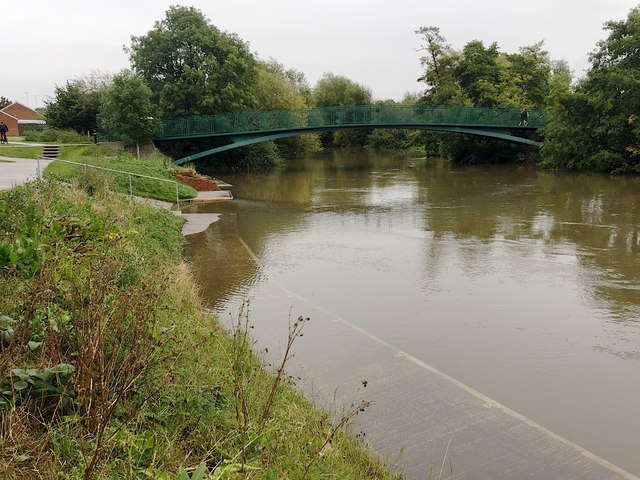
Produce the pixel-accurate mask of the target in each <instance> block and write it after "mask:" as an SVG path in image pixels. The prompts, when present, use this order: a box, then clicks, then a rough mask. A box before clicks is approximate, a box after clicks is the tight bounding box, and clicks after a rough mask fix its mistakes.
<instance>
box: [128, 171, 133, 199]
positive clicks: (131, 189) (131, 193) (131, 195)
mask: <svg viewBox="0 0 640 480" xmlns="http://www.w3.org/2000/svg"><path fill="white" fill-rule="evenodd" d="M129 196H130V197H133V187H132V186H131V175H129Z"/></svg>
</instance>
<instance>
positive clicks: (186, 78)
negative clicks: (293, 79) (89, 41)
mask: <svg viewBox="0 0 640 480" xmlns="http://www.w3.org/2000/svg"><path fill="white" fill-rule="evenodd" d="M128 52H129V54H130V61H131V65H132V67H133V70H134V72H136V73H137V74H139V75H140V76H141V77H142V78H143V79H144V81H145V82H146V83H147V85H149V87H150V88H151V91H152V92H153V100H154V101H155V102H156V103H157V104H158V105H159V106H160V115H161V116H162V117H165V118H166V117H177V116H186V115H211V114H217V113H227V112H237V111H242V110H247V109H250V108H253V107H254V106H255V97H254V90H253V88H252V87H253V84H254V82H255V78H256V75H257V62H256V59H255V58H254V56H253V54H252V53H251V52H250V51H249V46H248V45H247V44H246V43H245V42H243V41H242V40H241V39H240V38H239V37H238V36H237V35H235V34H231V33H226V32H221V31H220V30H219V29H218V28H216V27H215V26H214V25H212V24H211V23H210V22H209V20H208V19H207V18H206V17H205V16H204V14H203V13H202V12H201V11H200V10H197V9H195V8H193V7H183V6H176V5H174V6H171V7H170V8H169V9H168V10H167V12H166V15H165V18H164V19H163V20H160V21H157V22H156V23H155V26H154V28H153V29H152V30H150V31H149V32H147V34H146V35H142V36H139V37H137V36H132V37H131V47H130V48H129V49H128Z"/></svg>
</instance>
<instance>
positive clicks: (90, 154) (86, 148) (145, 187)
mask: <svg viewBox="0 0 640 480" xmlns="http://www.w3.org/2000/svg"><path fill="white" fill-rule="evenodd" d="M41 155H42V147H31V146H22V145H0V156H4V157H13V158H38V157H39V156H41ZM60 159H61V160H69V161H72V162H77V163H82V164H87V165H93V166H96V167H101V168H108V169H111V170H119V171H124V172H129V173H133V174H137V175H144V176H147V177H155V178H161V179H164V180H172V181H173V180H175V178H174V177H173V171H177V170H178V167H174V166H173V165H171V162H170V160H169V159H167V158H166V157H164V156H162V155H161V154H159V153H157V154H153V155H149V156H146V157H145V158H143V159H140V160H138V159H136V158H134V157H133V156H132V155H131V154H128V153H125V152H122V151H118V150H115V149H113V148H111V147H108V146H105V145H93V144H87V145H61V146H60ZM183 170H184V169H183ZM44 173H45V175H46V176H49V177H53V178H58V179H60V180H63V181H71V180H73V179H75V178H78V177H80V176H87V172H86V171H85V170H84V169H83V168H82V167H79V166H77V165H71V164H68V163H63V162H53V163H52V164H50V165H49V166H48V167H47V168H46V169H45V171H44ZM88 175H90V176H93V173H89V174H88ZM99 176H100V178H103V177H105V176H106V177H107V179H108V182H109V185H110V188H112V189H113V190H114V191H117V192H119V193H124V194H128V193H129V188H130V187H131V188H132V190H133V194H134V195H137V196H141V197H147V198H154V199H156V200H164V201H167V202H175V201H176V189H175V184H174V183H170V182H163V181H158V180H153V179H149V178H141V177H136V176H132V177H131V184H129V175H126V174H120V173H108V174H105V173H101V174H100V175H99ZM196 194H197V192H196V190H195V189H194V188H192V187H190V186H189V185H185V184H183V183H180V182H178V196H179V197H180V200H186V199H189V198H194V197H195V196H196Z"/></svg>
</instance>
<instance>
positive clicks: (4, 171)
mask: <svg viewBox="0 0 640 480" xmlns="http://www.w3.org/2000/svg"><path fill="white" fill-rule="evenodd" d="M50 163H51V160H34V159H31V158H10V157H2V156H0V190H9V189H11V188H13V187H15V186H16V185H20V184H22V183H25V182H28V181H30V180H35V179H36V178H38V168H40V169H41V170H44V169H45V167H46V166H47V165H49V164H50Z"/></svg>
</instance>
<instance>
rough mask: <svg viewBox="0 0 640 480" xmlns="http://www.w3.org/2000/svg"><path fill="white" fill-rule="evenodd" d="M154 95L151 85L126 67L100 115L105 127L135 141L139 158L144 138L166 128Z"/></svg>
mask: <svg viewBox="0 0 640 480" xmlns="http://www.w3.org/2000/svg"><path fill="white" fill-rule="evenodd" d="M151 96H152V94H151V89H150V88H149V87H148V86H147V85H146V84H145V83H144V81H143V80H142V79H141V78H140V77H139V76H137V75H134V74H133V73H131V72H129V71H126V70H125V71H123V72H121V73H120V74H118V75H116V76H115V77H114V79H113V84H112V85H111V87H110V88H109V89H108V90H107V91H106V92H105V93H104V95H103V101H102V105H101V107H100V114H99V116H98V118H99V122H100V126H101V128H103V129H104V130H106V131H107V132H110V133H120V134H122V136H123V138H124V139H125V140H127V141H131V142H135V144H136V150H137V154H138V158H139V157H140V142H142V141H144V140H148V139H150V138H151V137H152V136H153V134H154V133H156V132H157V131H158V130H159V129H160V128H162V123H161V122H160V120H159V119H157V117H156V111H155V107H154V104H153V103H152V102H151Z"/></svg>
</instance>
